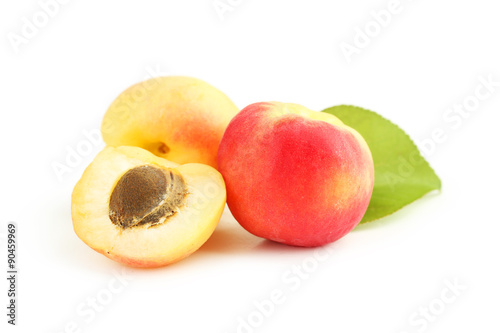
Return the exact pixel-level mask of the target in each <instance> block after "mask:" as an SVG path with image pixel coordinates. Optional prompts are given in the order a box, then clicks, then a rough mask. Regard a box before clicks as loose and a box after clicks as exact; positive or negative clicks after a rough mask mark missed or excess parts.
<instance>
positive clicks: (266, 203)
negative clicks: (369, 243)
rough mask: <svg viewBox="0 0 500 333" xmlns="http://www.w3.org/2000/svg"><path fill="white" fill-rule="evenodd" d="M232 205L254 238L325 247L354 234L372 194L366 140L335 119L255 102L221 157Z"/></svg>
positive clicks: (231, 131)
mask: <svg viewBox="0 0 500 333" xmlns="http://www.w3.org/2000/svg"><path fill="white" fill-rule="evenodd" d="M218 163H219V171H220V172H221V173H222V176H223V177H224V181H225V183H226V188H227V204H228V206H229V209H230V210H231V213H232V214H233V216H234V217H235V219H236V220H237V221H238V222H239V223H240V224H241V225H242V226H243V227H244V228H245V229H246V230H248V231H249V232H251V233H253V234H254V235H257V236H260V237H263V238H266V239H269V240H273V241H276V242H281V243H285V244H289V245H295V246H307V247H311V246H320V245H323V244H327V243H331V242H333V241H335V240H337V239H339V238H341V237H342V236H344V235H345V234H347V233H348V232H349V231H351V230H352V229H353V228H354V227H355V226H356V225H357V224H358V223H359V222H360V220H361V218H362V217H363V215H364V213H365V211H366V209H367V207H368V203H369V201H370V197H371V193H372V190H373V181H374V168H373V160H372V156H371V153H370V150H369V148H368V145H367V144H366V142H365V140H364V139H363V138H362V137H361V135H360V134H359V133H357V132H356V131H355V130H354V129H352V128H350V127H348V126H346V125H344V124H343V123H342V121H340V120H339V119H338V118H336V117H335V116H333V115H330V114H327V113H321V112H315V111H311V110H309V109H307V108H305V107H303V106H301V105H297V104H285V103H278V102H271V103H255V104H251V105H249V106H247V107H246V108H244V109H243V110H242V111H240V113H238V114H237V115H236V116H235V117H234V118H233V120H232V121H231V122H230V123H229V126H228V127H227V129H226V132H225V133H224V136H223V138H222V141H221V143H220V146H219V152H218Z"/></svg>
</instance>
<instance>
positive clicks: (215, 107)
mask: <svg viewBox="0 0 500 333" xmlns="http://www.w3.org/2000/svg"><path fill="white" fill-rule="evenodd" d="M238 111H239V109H238V108H237V107H236V105H234V103H233V102H232V101H231V100H230V99H229V98H228V97H227V96H226V95H225V94H224V93H222V92H221V91H220V90H218V89H216V88H214V87H213V86H211V85H209V84H208V83H206V82H204V81H201V80H198V79H195V78H190V77H182V76H168V77H158V78H153V79H149V80H146V81H144V82H140V83H138V84H135V85H133V86H131V87H130V88H128V89H126V90H125V91H124V92H122V93H121V94H120V95H119V96H118V97H117V98H116V100H115V101H114V102H113V103H112V104H111V106H110V107H109V109H108V110H107V112H106V114H105V116H104V119H103V122H102V126H101V131H102V136H103V139H104V141H105V142H106V144H108V145H109V146H113V147H118V146H135V147H141V148H144V149H146V150H149V151H150V152H152V153H153V154H155V155H157V156H160V157H163V158H166V159H168V160H170V161H173V162H176V163H180V164H185V163H204V164H208V165H210V166H212V167H214V168H216V167H217V150H218V147H219V142H220V140H221V138H222V135H223V134H224V130H225V129H226V127H227V124H228V123H229V121H230V120H231V119H232V117H233V116H234V115H235V114H236V113H237V112H238Z"/></svg>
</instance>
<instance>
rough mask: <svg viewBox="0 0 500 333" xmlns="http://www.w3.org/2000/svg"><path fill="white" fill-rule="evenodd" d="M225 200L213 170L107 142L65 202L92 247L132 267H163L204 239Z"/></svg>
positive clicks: (217, 176) (198, 245) (219, 178)
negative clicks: (108, 144)
mask: <svg viewBox="0 0 500 333" xmlns="http://www.w3.org/2000/svg"><path fill="white" fill-rule="evenodd" d="M225 203H226V190H225V186H224V181H223V179H222V176H221V174H220V173H219V172H218V171H217V170H215V169H214V168H212V167H210V166H208V165H205V164H197V163H190V164H185V165H179V164H177V163H174V162H170V161H168V160H165V159H163V158H160V157H157V156H155V155H153V154H151V153H150V152H148V151H146V150H144V149H142V148H138V147H125V146H124V147H118V148H113V147H107V148H105V149H104V150H103V151H101V152H100V153H99V154H98V155H97V156H96V158H95V159H94V161H93V162H92V163H91V164H90V165H89V166H88V167H87V169H86V170H85V172H84V173H83V175H82V178H81V179H80V180H79V181H78V183H77V184H76V186H75V188H74V190H73V194H72V202H71V214H72V218H73V227H74V229H75V232H76V234H77V235H78V237H79V238H80V239H81V240H82V241H83V242H85V243H86V244H87V245H88V246H90V247H91V248H92V249H94V250H96V251H97V252H99V253H102V254H104V255H105V256H106V257H108V258H111V259H113V260H115V261H118V262H120V263H123V264H126V265H129V266H135V267H157V266H163V265H167V264H170V263H173V262H176V261H178V260H181V259H182V258H184V257H187V256H188V255H190V254H191V253H193V252H194V251H196V250H197V249H198V248H199V247H200V246H201V245H202V244H203V243H205V241H206V240H207V239H208V238H209V237H210V235H211V234H212V232H213V231H214V229H215V227H216V226H217V224H218V222H219V219H220V217H221V214H222V211H223V209H224V206H225Z"/></svg>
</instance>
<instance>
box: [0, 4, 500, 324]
mask: <svg viewBox="0 0 500 333" xmlns="http://www.w3.org/2000/svg"><path fill="white" fill-rule="evenodd" d="M46 1H47V0H45V1H44V0H42V2H46ZM61 1H62V0H61ZM227 1H228V2H226V0H224V1H222V2H223V3H230V4H231V3H232V5H230V6H232V7H231V8H232V10H231V11H227V12H225V13H224V14H223V15H222V19H221V16H220V15H219V14H218V13H217V11H216V10H215V9H214V7H213V2H212V0H204V1H165V0H161V1H160V0H158V1H152V0H150V1H123V0H122V1H118V0H114V1H96V0H93V1H76V0H75V1H68V3H66V4H60V5H59V8H58V9H57V11H56V12H55V13H54V14H53V17H50V18H49V19H48V21H47V22H43V14H41V15H42V16H40V17H39V15H40V12H41V11H42V9H41V5H40V4H39V2H37V1H34V0H30V1H9V2H7V1H3V2H2V4H1V5H0V22H1V23H0V26H1V28H0V29H1V32H0V35H1V42H0V48H1V54H0V56H1V61H0V91H1V99H0V105H1V125H0V126H1V130H0V144H1V154H2V163H1V166H0V168H1V169H0V170H1V172H0V180H1V198H0V203H1V209H0V213H1V214H0V221H1V225H0V227H1V234H0V235H1V236H2V237H3V238H2V239H1V242H2V244H1V248H0V249H1V251H2V253H3V254H1V255H0V258H1V261H2V264H1V267H3V268H2V271H4V272H5V271H6V268H5V261H6V260H5V258H6V246H5V234H6V224H7V222H9V221H15V222H16V223H18V226H19V227H18V229H19V232H18V242H19V244H18V246H19V253H18V259H19V264H18V265H19V272H20V274H19V284H18V290H19V296H18V305H19V307H18V326H16V327H11V326H10V325H7V324H6V321H7V317H6V316H5V313H6V311H7V310H6V309H5V307H6V304H7V295H6V293H7V284H6V280H5V278H2V279H1V280H2V283H0V287H1V290H0V295H1V296H0V304H1V308H2V309H3V310H1V311H0V312H1V315H0V318H2V319H1V324H0V325H1V327H2V329H1V330H2V332H4V328H5V327H7V328H8V332H11V331H12V332H17V331H18V332H58V333H59V332H65V330H66V331H67V332H74V331H75V332H120V331H122V332H134V331H135V332H138V331H141V332H238V330H239V332H247V333H248V332H346V333H349V332H384V333H388V332H389V333H390V332H394V333H402V332H407V333H413V332H499V330H500V322H499V321H498V313H499V311H500V305H499V297H500V287H499V281H500V272H499V269H498V266H499V258H498V257H499V253H500V243H499V241H498V235H499V233H500V226H499V218H498V207H499V199H500V198H499V197H500V196H499V192H498V188H499V186H500V178H499V175H498V170H500V163H499V159H498V144H499V143H500V142H499V130H498V128H499V124H500V116H499V114H498V108H499V106H500V86H498V83H497V86H496V87H494V88H492V92H491V93H490V95H489V96H488V97H487V98H484V99H483V100H481V101H479V104H478V105H477V107H475V108H474V110H473V111H472V112H470V114H469V115H468V117H465V118H463V119H462V120H460V123H458V122H457V123H451V122H447V121H446V120H445V119H444V118H443V117H444V115H445V114H446V112H447V110H448V109H449V108H452V107H453V106H454V105H455V104H458V105H460V104H462V103H463V102H464V101H465V100H467V101H469V102H470V101H473V100H474V94H475V90H476V88H477V87H478V86H481V82H480V77H483V78H488V77H489V76H490V77H491V79H492V80H493V81H495V82H499V81H500V71H499V69H500V68H499V61H500V43H499V37H498V32H499V31H500V20H499V17H498V12H499V8H498V6H497V3H496V2H495V1H491V0H474V1H451V0H447V1H430V0H419V1H417V0H414V1H410V0H401V2H400V8H399V9H400V10H399V12H398V13H397V14H393V15H392V16H391V20H390V22H389V24H386V26H385V27H382V28H380V31H376V30H372V31H371V33H372V36H373V37H370V42H369V43H368V45H366V46H364V47H360V48H359V49H358V51H359V52H358V53H357V54H354V55H352V57H350V60H351V61H350V62H348V59H347V58H346V57H345V56H344V54H343V53H342V51H341V47H340V46H341V45H342V43H343V42H345V43H349V44H353V43H354V39H355V38H356V36H357V34H358V33H357V31H358V30H357V29H358V28H359V29H364V28H365V27H366V26H367V25H368V27H370V28H371V29H377V26H376V25H373V22H374V17H373V16H372V15H371V12H372V11H375V12H380V11H381V10H384V9H386V8H387V7H388V6H389V2H390V1H388V0H377V1H368V0H364V1H348V0H343V1H290V0H286V1H285V0H281V1H264V0H248V1H245V0H243V1H236V0H232V1H229V0H227ZM37 15H38V16H37ZM33 16H35V17H36V19H38V20H39V21H37V24H38V25H40V26H41V27H40V28H38V31H37V32H34V33H33V31H32V36H28V37H29V38H26V39H25V40H24V41H23V43H22V44H20V45H17V47H15V46H14V45H13V44H12V42H11V40H10V39H12V38H13V37H12V36H14V35H17V36H22V33H23V26H25V25H26V24H27V23H26V20H27V21H29V22H33V19H34V18H33ZM24 18H25V19H24ZM379 27H380V26H379ZM25 33H26V31H25ZM377 33H378V34H377ZM23 38H24V37H23ZM358 38H359V36H358ZM358 42H359V40H358ZM353 45H354V44H353ZM358 45H360V44H359V43H358ZM362 46H363V45H362ZM151 73H153V75H155V74H154V73H157V75H170V74H175V75H188V76H194V77H198V78H201V79H203V80H205V81H207V82H209V83H211V84H213V85H214V86H216V87H218V88H219V89H221V90H222V91H224V92H225V93H226V94H227V95H228V96H229V97H230V98H231V99H233V101H234V102H235V103H236V104H237V105H238V107H240V108H243V107H244V106H246V105H248V104H250V103H253V102H258V101H269V100H276V101H283V102H294V103H299V104H303V105H305V106H307V107H309V108H311V109H315V110H322V109H324V108H326V107H330V106H333V105H338V104H354V105H358V106H361V107H365V108H368V109H371V110H374V111H377V112H379V113H380V114H382V115H383V116H385V117H386V118H389V119H391V120H392V121H393V122H395V123H397V124H398V125H400V126H401V127H402V128H403V129H405V130H406V132H407V133H409V135H410V136H411V137H412V138H413V139H414V140H415V141H416V142H418V143H419V145H420V146H421V147H423V148H425V145H422V142H425V140H427V142H429V141H428V140H429V138H431V137H432V133H433V131H435V130H436V129H438V128H441V129H442V130H443V131H444V133H445V139H444V140H441V142H438V143H435V144H434V146H435V147H434V148H433V149H431V148H432V147H431V146H430V145H429V144H428V145H427V152H426V153H424V155H425V157H426V158H427V159H428V160H429V162H430V164H431V165H432V167H433V168H434V169H435V170H436V172H437V174H438V175H439V176H440V177H441V179H442V182H443V189H442V192H441V193H433V194H431V195H428V196H426V197H425V198H423V199H421V200H419V201H417V202H416V203H414V204H412V205H411V206H408V207H406V208H404V209H403V210H401V211H399V212H397V213H395V214H393V215H392V216H390V217H387V218H384V219H382V220H380V221H377V222H373V223H371V224H369V225H363V226H360V227H358V228H357V229H356V230H354V231H353V232H352V233H350V234H349V235H347V236H346V237H344V238H343V239H341V240H339V241H337V242H336V243H334V244H332V245H330V246H327V247H325V248H322V249H320V250H321V252H320V254H321V255H323V257H322V259H323V260H322V261H318V260H317V259H315V258H316V257H315V250H314V249H301V248H293V247H287V246H282V245H279V244H274V243H271V242H267V241H263V240H261V239H259V238H257V237H254V236H253V235H251V234H249V233H247V232H246V231H245V230H243V229H242V228H241V227H240V226H239V225H238V224H237V222H236V221H235V220H234V219H233V218H232V217H231V214H230V213H229V212H228V211H226V212H225V213H224V215H223V218H222V220H221V223H220V225H219V226H218V228H217V230H216V232H215V234H214V235H213V237H212V238H211V239H210V240H209V241H208V242H207V243H206V244H205V245H204V246H203V247H202V248H201V249H200V250H199V251H198V252H196V253H195V254H193V255H192V256H191V257H189V258H187V259H186V260H183V261H181V262H179V263H177V264H174V265H172V266H168V267H164V268H160V269H150V270H138V269H128V268H125V269H124V268H123V266H121V265H119V264H117V263H115V262H113V261H111V260H109V259H107V258H105V257H104V256H102V255H100V254H98V253H96V252H94V251H92V250H91V249H90V248H89V247H87V246H86V245H85V244H84V243H83V242H81V241H80V240H79V239H78V238H77V236H76V235H75V233H74V232H73V228H72V223H71V215H70V195H71V191H72V188H73V186H74V184H75V183H76V181H77V180H78V179H79V177H80V176H81V174H82V172H83V170H84V168H85V167H86V166H87V165H88V164H89V163H90V162H91V161H92V158H93V156H95V154H97V153H98V151H99V150H100V149H101V148H102V146H103V144H102V143H98V144H92V146H91V149H90V152H89V153H88V154H87V155H86V156H81V160H79V161H77V162H75V163H74V164H73V166H71V167H70V169H71V172H67V173H64V174H63V175H62V176H61V177H60V178H58V176H57V174H56V172H55V171H54V169H53V166H54V165H55V164H57V163H61V164H66V158H67V157H68V154H69V151H71V150H76V149H77V148H78V147H80V148H82V147H83V146H85V145H86V144H87V147H88V143H89V141H88V140H87V139H86V137H85V135H84V132H85V131H95V130H98V129H99V126H100V121H101V119H102V116H103V114H104V112H105V111H106V109H107V107H108V106H109V104H110V103H111V102H112V100H113V99H114V98H115V97H116V96H117V95H118V94H119V93H120V92H121V91H122V90H124V89H125V88H126V87H128V86H129V85H131V84H133V83H136V82H138V81H141V80H143V79H144V78H146V77H151V75H152V74H151ZM478 89H483V90H482V91H483V92H486V90H484V88H478ZM452 125H455V126H452ZM85 142H87V143H85ZM327 250H329V252H328V253H329V254H327V252H326V251H327ZM325 256H326V257H325ZM303 266H305V269H306V270H308V272H307V273H300V274H301V275H299V273H296V270H295V269H296V268H297V267H299V268H300V269H301V270H303V269H304V268H303ZM294 267H295V268H294ZM4 274H6V273H2V276H4ZM123 274H125V275H123ZM116 275H123V276H125V278H123V277H122V279H125V280H123V281H125V282H123V283H122V284H120V283H119V280H115V279H116V278H115V276H116ZM110 284H111V286H112V289H113V290H115V289H116V288H118V287H119V289H120V290H119V291H116V290H115V293H113V294H111V293H110V291H109V288H110ZM449 284H458V285H459V289H458V290H455V293H453V291H451V290H449ZM462 288H464V289H462ZM273 292H281V293H283V297H282V300H283V302H281V304H275V305H274V309H271V307H270V306H269V304H268V303H269V299H270V297H271V296H270V295H271V294H272V293H273ZM110 295H111V299H110V298H109V297H107V296H110ZM96 297H97V299H98V301H97V302H98V303H99V302H100V303H99V304H98V306H99V307H98V308H99V311H97V310H91V309H92V308H91V307H90V306H89V303H88V302H91V299H92V298H96ZM443 297H444V298H443ZM443 299H445V300H446V301H447V302H444V301H443ZM255 302H257V303H259V304H264V305H263V306H265V307H266V308H265V309H264V310H259V309H258V306H257V305H256V303H255ZM102 303H105V304H102ZM429 307H430V309H431V310H430V312H429V313H430V315H431V316H432V317H428V319H422V318H425V317H422V315H420V314H419V313H420V312H419V311H425V309H428V308H429ZM81 311H84V314H82V312H81ZM430 318H432V319H430ZM415 320H418V321H417V322H415ZM242 322H245V323H246V324H242ZM250 324H251V325H253V326H244V325H250ZM74 325H76V326H74Z"/></svg>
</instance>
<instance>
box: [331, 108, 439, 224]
mask: <svg viewBox="0 0 500 333" xmlns="http://www.w3.org/2000/svg"><path fill="white" fill-rule="evenodd" d="M323 112H327V113H330V114H333V115H334V116H336V117H338V118H339V119H340V120H342V122H343V123H344V124H346V125H347V126H350V127H352V128H354V129H355V130H356V131H358V132H359V133H360V134H361V135H362V136H363V138H364V139H365V140H366V142H367V143H368V146H369V147H370V150H371V152H372V156H373V162H374V165H375V185H374V187H373V194H372V198H371V200H370V205H369V206H368V209H367V211H366V213H365V216H364V217H363V219H362V220H361V223H365V222H370V221H373V220H376V219H379V218H381V217H384V216H387V215H389V214H392V213H394V212H395V211H397V210H399V209H400V208H402V207H404V206H406V205H408V204H410V203H412V202H413V201H415V200H417V199H419V198H421V197H422V196H424V195H425V194H426V193H428V192H431V191H433V190H440V189H441V180H440V179H439V177H438V176H437V175H436V173H435V172H434V170H432V168H431V167H430V166H429V163H428V162H427V161H426V160H425V159H424V158H423V157H422V155H420V152H419V150H418V148H417V146H416V145H415V144H414V143H413V141H412V140H411V139H410V137H409V136H408V135H407V134H406V133H405V132H404V131H403V130H402V129H400V128H399V127H398V126H397V125H395V124H394V123H392V122H390V121H389V120H387V119H385V118H384V117H382V116H381V115H379V114H377V113H375V112H373V111H369V110H366V109H362V108H359V107H356V106H351V105H339V106H334V107H331V108H328V109H326V110H323Z"/></svg>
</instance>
